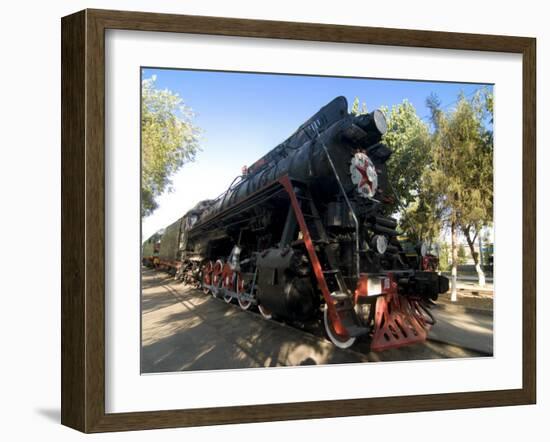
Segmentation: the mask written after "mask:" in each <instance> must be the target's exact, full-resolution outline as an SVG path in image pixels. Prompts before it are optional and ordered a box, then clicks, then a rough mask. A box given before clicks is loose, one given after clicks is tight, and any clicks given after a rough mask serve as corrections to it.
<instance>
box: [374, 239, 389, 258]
mask: <svg viewBox="0 0 550 442" xmlns="http://www.w3.org/2000/svg"><path fill="white" fill-rule="evenodd" d="M374 247H375V249H376V251H377V252H378V253H380V254H381V255H383V254H384V253H386V250H387V248H388V238H386V237H385V236H384V235H376V236H375V237H374Z"/></svg>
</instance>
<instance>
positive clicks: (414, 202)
mask: <svg viewBox="0 0 550 442" xmlns="http://www.w3.org/2000/svg"><path fill="white" fill-rule="evenodd" d="M385 112H386V115H387V123H388V130H387V132H386V134H385V135H384V137H383V140H382V141H383V142H384V143H385V144H386V145H387V146H388V147H389V148H390V149H391V150H392V156H391V157H390V159H389V160H388V163H387V167H388V174H389V177H390V180H391V188H392V190H393V191H394V200H393V202H392V203H391V204H390V205H389V211H390V213H397V214H398V215H399V217H400V219H401V224H402V226H404V227H405V228H406V229H407V231H408V236H409V237H411V239H413V240H415V241H427V242H431V241H432V240H433V239H434V238H435V237H437V235H438V233H439V230H440V223H439V214H438V206H437V204H436V194H435V193H434V192H433V189H431V188H429V187H428V186H426V184H425V178H424V173H425V170H426V168H428V167H429V166H430V163H431V161H432V158H431V155H430V148H431V143H430V132H429V128H428V125H427V124H426V123H425V122H424V121H422V119H421V118H420V117H419V116H418V114H417V113H416V109H415V108H414V106H413V105H412V104H411V103H410V102H409V101H407V100H404V101H403V102H402V103H400V104H399V105H396V106H393V107H392V109H391V111H388V110H387V109H385Z"/></svg>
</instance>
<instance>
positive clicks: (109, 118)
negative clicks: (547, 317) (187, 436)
mask: <svg viewBox="0 0 550 442" xmlns="http://www.w3.org/2000/svg"><path fill="white" fill-rule="evenodd" d="M535 51H536V46H535V39H532V38H525V37H510V36H494V35H473V34H457V33H446V32H431V31H416V30H403V29H383V28H367V27H350V26H340V25H326V24H324V25H321V24H311V23H290V22H272V21H259V20H241V19H230V18H216V17H197V16H183V15H167V14H152V13H139V12H123V11H103V10H85V11H81V12H78V13H75V14H73V15H70V16H67V17H64V18H63V19H62V423H63V424H65V425H67V426H70V427H73V428H76V429H78V430H80V431H84V432H101V431H121V430H138V429H149V428H168V427H181V426H194V425H213V424H224V423H239V422H260V421H274V420H287V419H308V418H322V417H337V416H352V415H366V414H381V413H400V412H411V411H428V410H444V409H457V408H470V407H488V406H503V405H522V404H533V403H535V399H536V351H535V348H536V347H535V330H536V323H535V317H536V315H535V300H536V299H535V298H536V296H535V295H536V287H535V263H536V241H535V239H536V238H535V231H536V229H535V227H536V226H535V200H536V198H535V196H536V194H535V170H536V168H535V165H536V158H535V143H536V140H535V115H536V114H535V72H536V69H535V67H536V63H535ZM497 244H498V246H497ZM497 294H498V296H497Z"/></svg>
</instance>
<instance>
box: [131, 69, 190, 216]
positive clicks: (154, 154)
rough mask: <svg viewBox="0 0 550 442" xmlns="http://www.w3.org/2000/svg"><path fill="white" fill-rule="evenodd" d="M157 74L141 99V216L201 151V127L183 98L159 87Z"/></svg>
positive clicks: (144, 83) (144, 84) (145, 86)
mask: <svg viewBox="0 0 550 442" xmlns="http://www.w3.org/2000/svg"><path fill="white" fill-rule="evenodd" d="M155 81H156V76H152V77H151V78H149V79H145V80H143V81H142V98H141V155H142V171H141V216H142V217H145V216H148V215H150V214H151V213H153V212H154V211H155V209H156V208H157V207H158V203H157V201H156V199H157V198H158V197H159V196H160V195H161V194H162V193H163V192H165V191H172V180H171V177H172V176H173V175H174V173H175V172H176V171H178V170H179V169H180V167H182V166H183V165H184V164H185V163H187V162H189V161H193V160H194V159H195V155H196V153H197V152H198V151H199V149H200V148H199V142H198V139H199V132H200V131H199V129H198V128H197V127H196V126H195V125H194V124H193V123H192V119H193V113H192V111H191V109H190V108H189V107H187V106H186V105H185V104H184V103H183V100H182V99H181V97H180V96H179V95H178V94H176V93H174V92H172V91H170V90H167V89H163V90H161V89H158V88H157V87H156V85H155Z"/></svg>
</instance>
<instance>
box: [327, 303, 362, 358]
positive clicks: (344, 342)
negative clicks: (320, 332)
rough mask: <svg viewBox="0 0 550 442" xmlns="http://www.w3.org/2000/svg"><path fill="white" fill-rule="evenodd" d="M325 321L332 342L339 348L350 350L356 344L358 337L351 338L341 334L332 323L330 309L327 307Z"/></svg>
mask: <svg viewBox="0 0 550 442" xmlns="http://www.w3.org/2000/svg"><path fill="white" fill-rule="evenodd" d="M323 319H324V321H323V322H324V323H325V331H326V332H327V336H328V338H329V339H330V341H331V342H332V343H333V344H334V345H335V346H336V347H338V348H349V347H351V346H352V345H353V344H355V341H356V339H357V338H356V337H350V336H349V335H348V334H347V333H346V334H345V335H342V334H339V333H338V332H337V331H336V330H335V328H334V325H333V323H332V319H331V317H330V314H329V311H328V307H327V306H326V305H325V311H324V313H323Z"/></svg>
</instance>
